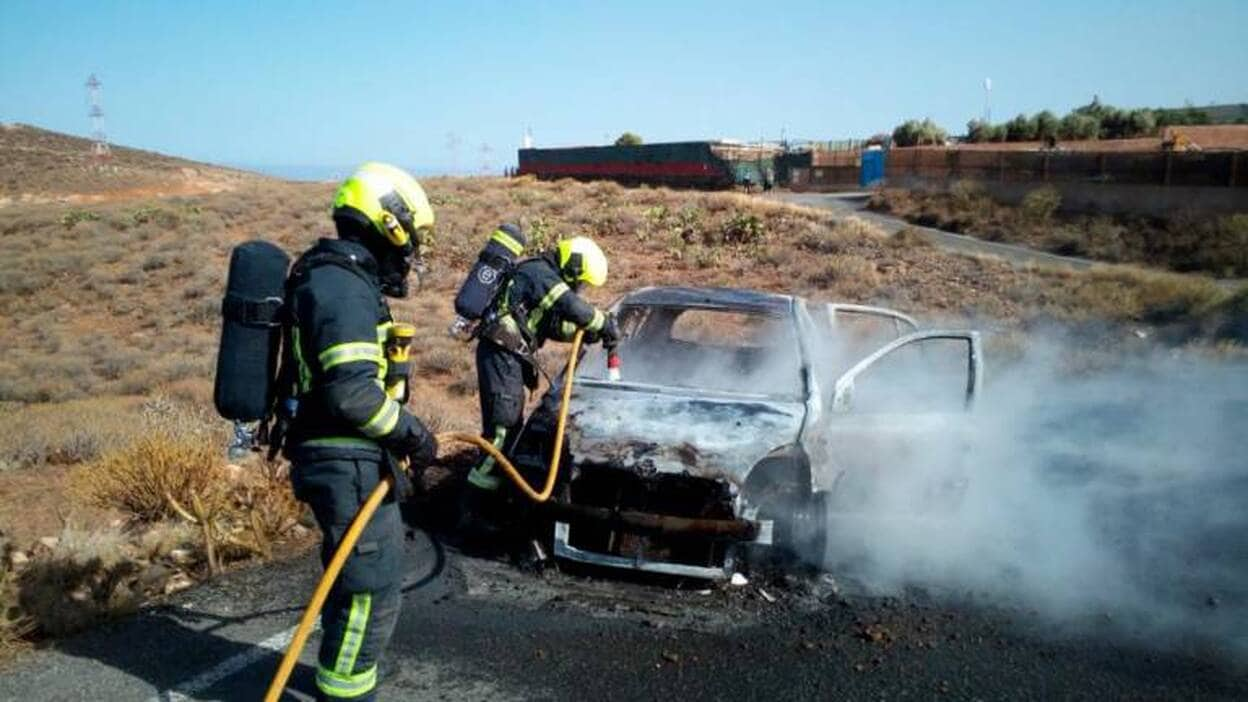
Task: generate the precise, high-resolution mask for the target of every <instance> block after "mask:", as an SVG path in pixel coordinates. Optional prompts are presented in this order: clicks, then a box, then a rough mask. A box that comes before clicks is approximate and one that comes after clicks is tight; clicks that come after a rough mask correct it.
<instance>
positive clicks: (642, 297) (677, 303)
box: [620, 286, 793, 315]
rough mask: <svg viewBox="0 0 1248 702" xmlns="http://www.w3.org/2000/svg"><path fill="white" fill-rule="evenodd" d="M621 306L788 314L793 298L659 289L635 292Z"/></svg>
mask: <svg viewBox="0 0 1248 702" xmlns="http://www.w3.org/2000/svg"><path fill="white" fill-rule="evenodd" d="M620 304H621V305H638V306H655V307H710V308H718V309H732V310H742V311H747V312H763V313H766V314H774V315H786V314H789V310H790V309H791V308H792V306H793V296H792V295H780V294H777V293H765V292H759V291H757V290H743V289H741V288H690V287H681V286H659V287H651V288H641V289H640V290H635V291H633V292H632V293H629V294H628V295H626V296H625V297H624V299H623V300H620Z"/></svg>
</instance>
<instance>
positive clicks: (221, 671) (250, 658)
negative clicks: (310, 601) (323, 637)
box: [147, 622, 321, 702]
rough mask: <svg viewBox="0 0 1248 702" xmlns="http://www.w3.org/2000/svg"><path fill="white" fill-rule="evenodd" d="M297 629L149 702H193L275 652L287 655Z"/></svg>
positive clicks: (273, 638) (203, 673)
mask: <svg viewBox="0 0 1248 702" xmlns="http://www.w3.org/2000/svg"><path fill="white" fill-rule="evenodd" d="M298 628H299V627H297V626H292V627H291V628H289V629H287V630H286V631H280V632H278V633H276V634H274V635H272V636H270V637H269V638H267V639H265V640H264V641H261V642H259V643H257V644H256V645H255V646H253V647H252V648H250V649H248V650H247V651H244V652H242V653H239V654H237V655H234V656H231V657H229V658H227V659H225V660H224V661H221V662H220V663H218V664H217V665H216V666H214V667H212V668H210V669H208V670H205V671H204V672H202V673H200V674H199V675H196V676H195V677H193V678H191V679H189V680H185V681H183V682H180V683H178V684H177V685H174V686H173V687H170V688H169V689H168V690H162V691H161V692H160V693H159V694H157V695H156V696H155V697H149V698H148V700H147V702H185V701H186V700H190V699H192V698H193V697H194V696H195V695H197V694H199V693H200V692H203V691H204V690H207V689H208V688H210V687H212V686H213V685H216V684H217V683H219V682H221V681H222V680H224V679H226V678H228V677H230V676H231V675H234V674H235V673H237V672H238V671H240V670H242V669H244V668H246V667H247V666H249V665H252V664H253V663H255V662H256V661H259V660H260V659H261V658H264V657H265V656H267V655H269V654H270V653H273V652H275V651H276V652H278V653H282V652H284V651H285V650H286V647H287V646H289V645H290V640H291V639H292V638H294V636H295V629H298ZM320 628H321V624H320V622H317V623H316V624H315V625H314V626H313V627H312V631H313V632H316V631H317V630H319V629H320Z"/></svg>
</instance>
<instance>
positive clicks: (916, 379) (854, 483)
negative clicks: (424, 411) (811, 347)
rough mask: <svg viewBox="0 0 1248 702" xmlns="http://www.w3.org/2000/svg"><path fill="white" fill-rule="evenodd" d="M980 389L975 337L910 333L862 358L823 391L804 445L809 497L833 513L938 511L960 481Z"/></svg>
mask: <svg viewBox="0 0 1248 702" xmlns="http://www.w3.org/2000/svg"><path fill="white" fill-rule="evenodd" d="M982 383H983V349H982V344H981V341H980V336H979V333H978V332H974V331H962V330H948V329H933V330H924V331H918V332H912V333H909V334H905V335H903V336H900V337H898V338H896V339H894V340H892V341H889V342H887V343H885V344H883V345H882V346H880V347H878V348H877V349H875V350H874V351H872V352H871V353H868V354H866V355H865V356H863V357H862V358H860V359H859V360H858V361H857V362H856V363H853V364H852V365H851V366H850V367H849V368H847V369H846V370H844V371H843V372H841V374H840V375H839V376H838V377H837V378H836V380H835V381H834V382H832V383H830V387H826V388H824V389H822V390H821V392H822V393H824V396H823V399H824V402H823V406H824V408H826V409H825V413H824V415H823V416H822V417H821V421H820V422H819V427H818V429H817V431H814V432H812V434H811V435H810V436H809V437H808V442H809V444H810V446H809V447H808V451H809V452H810V454H811V456H812V468H814V471H813V473H814V475H813V478H814V482H815V486H814V487H815V489H816V490H822V491H826V493H827V495H826V499H827V500H828V502H829V504H830V505H831V506H832V507H833V509H836V510H865V509H871V510H887V509H898V510H901V511H915V510H926V509H929V508H939V507H940V506H941V505H940V504H938V503H939V501H940V496H941V493H942V491H946V490H954V491H955V492H956V490H957V489H958V485H959V484H960V483H961V482H963V477H962V475H961V473H962V471H961V466H962V465H963V461H964V460H965V459H966V456H965V455H964V452H965V451H966V447H967V441H968V431H969V430H970V428H971V419H972V418H971V417H970V416H969V410H970V409H971V408H972V407H973V405H974V400H975V396H976V394H977V393H978V392H979V389H980V386H981V385H982Z"/></svg>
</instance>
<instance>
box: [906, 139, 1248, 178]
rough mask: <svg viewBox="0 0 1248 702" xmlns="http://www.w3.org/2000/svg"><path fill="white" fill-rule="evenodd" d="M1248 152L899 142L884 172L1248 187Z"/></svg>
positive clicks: (963, 176)
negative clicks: (990, 147) (958, 146)
mask: <svg viewBox="0 0 1248 702" xmlns="http://www.w3.org/2000/svg"><path fill="white" fill-rule="evenodd" d="M1245 171H1248V156H1246V155H1245V152H1242V151H1164V152H1093V151H1061V150H1055V151H1016V150H999V151H989V150H984V149H973V150H972V149H946V148H934V147H910V148H896V149H892V150H890V151H889V152H888V158H887V162H886V166H885V176H886V177H887V178H888V179H889V180H890V181H893V182H898V181H901V180H904V179H906V178H916V177H917V178H923V179H931V180H960V179H963V178H965V179H970V180H979V181H996V182H1000V183H1046V182H1054V183H1113V184H1120V185H1163V186H1172V185H1173V186H1201V187H1209V186H1215V187H1248V173H1246V172H1245Z"/></svg>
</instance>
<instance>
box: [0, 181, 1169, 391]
mask: <svg viewBox="0 0 1248 702" xmlns="http://www.w3.org/2000/svg"><path fill="white" fill-rule="evenodd" d="M425 185H426V187H427V190H428V191H429V193H430V197H431V199H432V201H433V203H434V205H435V208H436V210H437V216H438V226H437V232H436V236H437V245H436V249H435V252H434V255H433V259H432V266H433V269H432V273H431V275H430V276H428V279H427V281H426V286H425V289H424V290H423V291H422V292H420V293H419V294H418V296H417V297H415V298H414V299H412V300H410V301H403V302H400V303H398V304H396V305H395V310H396V313H397V314H398V315H399V317H401V318H404V319H413V320H416V321H417V322H419V324H418V327H419V328H420V329H421V330H422V332H423V331H426V330H428V332H429V335H428V339H427V340H426V341H428V342H429V343H428V345H418V347H417V354H416V355H417V358H416V359H415V360H416V363H417V368H418V369H419V370H420V372H421V373H425V374H429V375H430V376H431V377H434V378H444V379H446V380H445V382H446V383H447V384H453V385H454V389H453V390H452V392H458V393H461V394H471V393H472V392H473V382H472V381H471V380H469V379H467V378H466V377H464V376H466V375H467V374H466V372H465V371H464V367H463V365H462V364H463V363H464V362H466V359H467V354H466V353H465V351H464V349H462V348H454V347H446V346H442V345H439V344H438V343H436V342H434V341H433V339H434V338H437V337H440V336H441V335H442V330H443V329H444V328H445V326H446V324H447V322H448V321H449V319H450V315H451V311H450V305H449V299H450V297H451V296H452V295H453V292H454V288H455V286H456V285H457V284H458V282H459V276H460V275H462V272H463V271H464V270H465V269H466V268H467V266H468V265H469V263H470V261H471V260H472V259H473V258H474V257H475V256H476V254H477V251H478V250H479V248H480V246H481V244H482V241H483V239H484V237H485V236H486V235H487V234H488V232H489V231H491V230H492V229H493V228H494V227H495V226H496V225H497V224H498V223H499V222H502V221H517V222H520V223H522V224H523V225H525V226H526V227H527V228H528V232H529V234H530V236H531V237H532V238H533V239H535V240H537V241H545V242H548V243H549V242H553V241H554V240H555V239H557V238H558V237H562V236H569V235H573V234H581V233H584V234H590V235H593V236H596V237H598V238H599V239H600V240H601V241H602V243H603V245H604V248H606V249H607V251H608V252H610V254H611V257H612V275H611V280H610V281H609V283H608V287H607V289H606V290H602V291H592V292H591V297H593V298H594V299H597V300H598V301H600V302H605V301H606V300H609V299H610V298H611V297H612V296H614V295H616V294H619V293H620V292H622V291H623V290H625V289H629V288H633V287H637V286H640V285H647V284H663V283H686V284H687V283H696V284H701V285H735V286H744V287H755V288H761V289H766V290H783V291H786V292H796V293H804V294H811V295H815V296H822V297H828V296H834V295H836V296H842V295H844V296H849V297H851V298H853V299H855V300H858V301H864V302H868V301H874V302H883V303H890V304H898V305H902V306H905V307H906V308H908V309H910V310H911V311H915V312H920V313H922V312H925V311H937V312H948V311H958V312H961V311H964V310H968V309H969V310H987V311H990V312H992V313H994V314H997V313H999V314H1002V315H1005V316H1006V317H1010V318H1020V317H1026V316H1027V315H1029V314H1033V313H1041V314H1046V315H1050V314H1056V315H1057V316H1058V317H1060V318H1080V317H1082V316H1084V315H1086V314H1087V312H1088V310H1087V309H1085V308H1084V305H1085V304H1086V302H1087V300H1086V297H1084V296H1081V295H1069V296H1068V295H1067V293H1068V292H1070V291H1071V288H1072V286H1071V285H1070V284H1069V282H1068V281H1065V280H1059V279H1054V278H1052V277H1050V276H1037V275H1034V274H1031V273H1027V272H1021V273H1020V272H1017V271H1013V270H1011V269H1009V268H1008V267H1007V266H1005V265H1004V264H1001V265H1000V266H997V265H993V264H989V263H982V264H981V263H973V264H968V263H967V262H965V261H963V260H962V259H960V258H959V257H957V256H952V255H949V254H945V253H943V252H940V251H938V250H936V249H934V248H933V247H930V246H925V245H924V242H923V241H922V238H921V237H919V236H917V235H913V234H911V235H904V234H903V235H899V236H895V237H891V238H889V237H886V236H883V235H882V234H881V233H880V232H879V231H878V230H876V229H875V228H874V227H872V226H870V225H868V224H865V223H862V222H858V221H854V220H850V221H842V220H839V219H837V218H836V217H835V216H834V215H832V214H830V213H827V212H818V211H814V210H809V209H805V208H800V207H794V206H791V205H787V204H782V203H775V202H770V201H762V200H758V199H755V198H750V197H747V196H743V195H740V194H734V193H704V192H689V191H672V190H666V189H662V188H635V189H627V188H621V187H620V186H618V185H615V184H610V183H589V184H583V183H576V182H572V181H557V182H540V181H535V180H532V179H528V178H518V179H471V178H437V179H430V180H428V181H426V182H425ZM331 193H332V185H325V184H285V183H277V182H267V181H266V182H262V183H260V184H258V185H257V186H256V187H254V188H251V189H249V190H247V191H243V192H236V193H228V194H219V195H202V196H196V197H187V198H164V199H158V200H137V201H128V202H117V203H112V204H100V205H74V206H66V205H47V204H45V205H14V206H10V207H6V208H3V209H2V210H0V244H2V245H4V246H5V248H6V252H8V255H6V257H5V258H4V260H3V261H0V322H3V323H4V324H5V325H6V326H7V328H9V329H11V330H13V331H12V332H11V334H10V336H9V337H8V339H6V341H8V346H9V348H8V350H7V353H6V354H5V357H4V358H3V359H0V401H5V400H7V401H18V402H49V401H59V400H66V399H71V398H74V397H81V396H82V395H91V396H98V395H127V394H137V395H145V394H150V393H152V392H164V393H167V394H169V393H175V392H176V393H177V394H178V395H179V396H180V397H190V398H196V399H199V400H200V401H202V400H203V399H204V398H205V397H206V396H207V387H206V383H207V381H209V380H210V379H211V376H212V369H213V353H214V350H215V344H216V335H217V328H218V324H219V320H218V311H217V310H218V307H219V299H220V295H221V290H222V286H223V284H224V275H225V268H226V260H227V257H228V254H229V250H230V248H231V247H232V246H233V245H235V244H236V243H238V242H240V241H243V240H245V239H248V238H254V237H256V236H264V237H266V238H269V239H271V240H273V241H275V242H277V243H278V244H279V245H282V246H284V247H285V248H287V249H288V250H289V251H290V252H291V253H292V254H293V253H297V252H298V251H299V250H301V249H302V248H304V247H306V246H307V245H309V244H311V243H312V241H313V240H314V239H315V238H316V237H317V236H322V235H326V234H329V233H330V223H329V222H328V221H326V218H324V216H323V212H324V209H325V202H326V201H327V200H328V198H329V197H330V195H331ZM959 197H961V198H962V200H964V201H965V202H966V203H971V204H968V205H966V207H969V208H971V209H974V207H978V205H975V204H974V203H980V202H982V201H981V200H980V199H979V198H980V196H979V195H978V194H977V193H975V192H974V191H973V190H968V191H967V192H965V193H962V194H961V195H959ZM1115 236H1116V235H1115V234H1113V233H1112V232H1108V233H1103V235H1102V238H1105V239H1107V240H1108V239H1113V238H1114V237H1115ZM830 256H850V257H857V258H858V259H863V260H866V261H869V262H871V263H873V264H875V268H876V271H877V275H876V277H872V276H871V275H870V274H869V273H870V268H869V267H868V266H866V265H864V264H858V266H857V269H856V270H857V271H858V273H859V278H858V282H857V283H856V284H851V282H852V281H853V277H852V275H851V274H852V273H853V271H848V270H846V269H845V267H844V266H843V265H842V266H840V269H839V270H835V269H836V267H837V266H838V265H839V264H838V263H837V262H829V261H828V260H826V259H828V257H830ZM849 260H855V259H852V258H851V259H849ZM84 270H85V271H87V273H85V274H83V273H82V271H84ZM1124 285H1127V286H1130V284H1129V283H1124ZM1148 287H1153V288H1155V286H1152V285H1151V284H1149V285H1148ZM430 300H437V301H438V304H436V305H432V306H429V305H428V302H429V301H430ZM1106 309H1107V307H1106V306H1105V305H1099V306H1097V307H1096V308H1095V311H1096V312H1097V313H1101V312H1103V311H1106ZM1136 309H1137V308H1136V307H1135V306H1130V305H1129V306H1125V307H1122V308H1121V309H1120V310H1119V311H1118V312H1114V311H1113V309H1112V308H1110V309H1109V311H1110V313H1111V319H1123V318H1125V317H1130V316H1131V315H1134V314H1135V313H1136V311H1135V310H1136ZM50 351H51V353H50ZM456 358H459V359H462V360H456ZM439 382H442V381H439Z"/></svg>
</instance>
